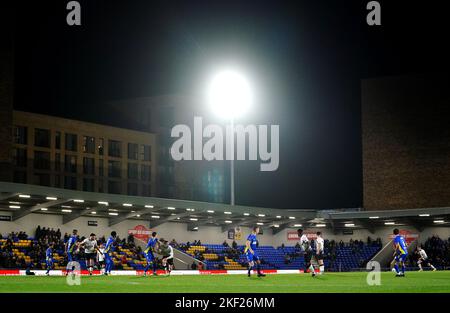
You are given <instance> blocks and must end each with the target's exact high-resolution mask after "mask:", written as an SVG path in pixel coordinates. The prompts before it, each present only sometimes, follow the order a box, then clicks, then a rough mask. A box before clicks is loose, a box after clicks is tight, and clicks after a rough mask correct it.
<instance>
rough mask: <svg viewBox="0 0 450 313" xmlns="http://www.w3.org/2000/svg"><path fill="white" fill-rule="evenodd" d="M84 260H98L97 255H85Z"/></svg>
mask: <svg viewBox="0 0 450 313" xmlns="http://www.w3.org/2000/svg"><path fill="white" fill-rule="evenodd" d="M84 258H85V259H86V261H88V260H94V261H95V259H97V253H95V252H94V253H85V254H84Z"/></svg>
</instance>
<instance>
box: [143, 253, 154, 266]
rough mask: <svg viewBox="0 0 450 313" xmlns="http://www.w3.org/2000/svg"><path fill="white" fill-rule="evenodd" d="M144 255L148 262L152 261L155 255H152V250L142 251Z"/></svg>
mask: <svg viewBox="0 0 450 313" xmlns="http://www.w3.org/2000/svg"><path fill="white" fill-rule="evenodd" d="M144 255H145V259H146V260H147V262H148V263H151V262H153V260H154V259H155V256H154V255H153V252H151V251H149V252H147V253H144Z"/></svg>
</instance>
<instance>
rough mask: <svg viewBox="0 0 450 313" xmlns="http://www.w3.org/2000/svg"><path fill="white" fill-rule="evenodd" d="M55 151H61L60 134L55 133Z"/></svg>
mask: <svg viewBox="0 0 450 313" xmlns="http://www.w3.org/2000/svg"><path fill="white" fill-rule="evenodd" d="M55 149H61V132H60V131H57V132H55Z"/></svg>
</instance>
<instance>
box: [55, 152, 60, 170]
mask: <svg viewBox="0 0 450 313" xmlns="http://www.w3.org/2000/svg"><path fill="white" fill-rule="evenodd" d="M55 171H58V172H59V171H61V154H60V153H55Z"/></svg>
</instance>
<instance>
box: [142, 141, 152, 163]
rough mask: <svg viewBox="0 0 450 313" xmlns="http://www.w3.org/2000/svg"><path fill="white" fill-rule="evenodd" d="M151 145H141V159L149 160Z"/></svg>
mask: <svg viewBox="0 0 450 313" xmlns="http://www.w3.org/2000/svg"><path fill="white" fill-rule="evenodd" d="M151 152H152V149H151V146H149V145H141V159H142V160H143V161H150V160H151Z"/></svg>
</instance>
